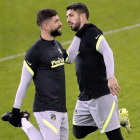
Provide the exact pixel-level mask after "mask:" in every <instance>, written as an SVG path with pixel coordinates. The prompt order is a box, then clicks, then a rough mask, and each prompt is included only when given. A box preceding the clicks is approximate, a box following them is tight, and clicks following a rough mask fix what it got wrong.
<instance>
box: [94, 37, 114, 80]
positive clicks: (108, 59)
mask: <svg viewBox="0 0 140 140" xmlns="http://www.w3.org/2000/svg"><path fill="white" fill-rule="evenodd" d="M96 50H97V51H98V52H99V53H101V54H102V55H103V58H104V62H105V66H106V72H107V79H109V78H111V77H114V58H113V52H112V50H111V48H110V47H109V45H108V43H107V41H106V40H105V38H104V36H103V35H101V36H100V37H99V38H98V41H97V44H96Z"/></svg>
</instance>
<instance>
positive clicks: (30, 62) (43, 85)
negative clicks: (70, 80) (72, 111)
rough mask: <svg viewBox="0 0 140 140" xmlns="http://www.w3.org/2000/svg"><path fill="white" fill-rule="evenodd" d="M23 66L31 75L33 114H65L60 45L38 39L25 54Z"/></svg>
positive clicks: (55, 42) (63, 75)
mask: <svg viewBox="0 0 140 140" xmlns="http://www.w3.org/2000/svg"><path fill="white" fill-rule="evenodd" d="M24 64H25V66H26V68H27V69H28V71H29V72H30V73H31V74H32V75H33V81H34V85H35V100H34V105H33V111H34V112H40V111H46V110H52V111H59V112H66V111H67V110H66V96H65V92H66V91H65V74H64V57H63V49H62V46H61V44H60V43H59V42H58V41H56V40H53V41H47V40H44V39H42V38H40V39H39V40H38V41H37V42H36V43H35V44H34V45H33V46H32V47H31V48H30V49H29V50H28V51H27V52H26V56H25V61H24Z"/></svg>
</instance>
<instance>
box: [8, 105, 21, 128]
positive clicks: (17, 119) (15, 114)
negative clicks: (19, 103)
mask: <svg viewBox="0 0 140 140" xmlns="http://www.w3.org/2000/svg"><path fill="white" fill-rule="evenodd" d="M9 123H10V124H11V125H13V126H15V127H21V126H22V125H21V116H20V109H17V108H14V107H13V109H12V115H11V116H10V118H9Z"/></svg>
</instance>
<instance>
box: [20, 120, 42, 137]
mask: <svg viewBox="0 0 140 140" xmlns="http://www.w3.org/2000/svg"><path fill="white" fill-rule="evenodd" d="M21 124H22V127H21V129H22V130H23V131H24V132H25V133H26V134H27V136H28V137H29V139H30V140H43V138H42V135H41V133H40V131H39V130H38V129H36V128H35V127H34V126H33V125H32V124H31V123H30V122H29V121H28V120H27V119H26V118H22V119H21Z"/></svg>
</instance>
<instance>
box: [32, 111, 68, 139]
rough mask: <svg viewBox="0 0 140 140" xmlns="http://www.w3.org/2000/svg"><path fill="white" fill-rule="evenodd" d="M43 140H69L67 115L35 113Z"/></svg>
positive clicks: (60, 113) (53, 112)
mask: <svg viewBox="0 0 140 140" xmlns="http://www.w3.org/2000/svg"><path fill="white" fill-rule="evenodd" d="M34 116H35V118H36V121H37V123H38V126H39V128H40V132H41V134H42V137H43V140H68V137H69V125H68V115H67V113H62V112H56V111H44V112H34Z"/></svg>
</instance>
